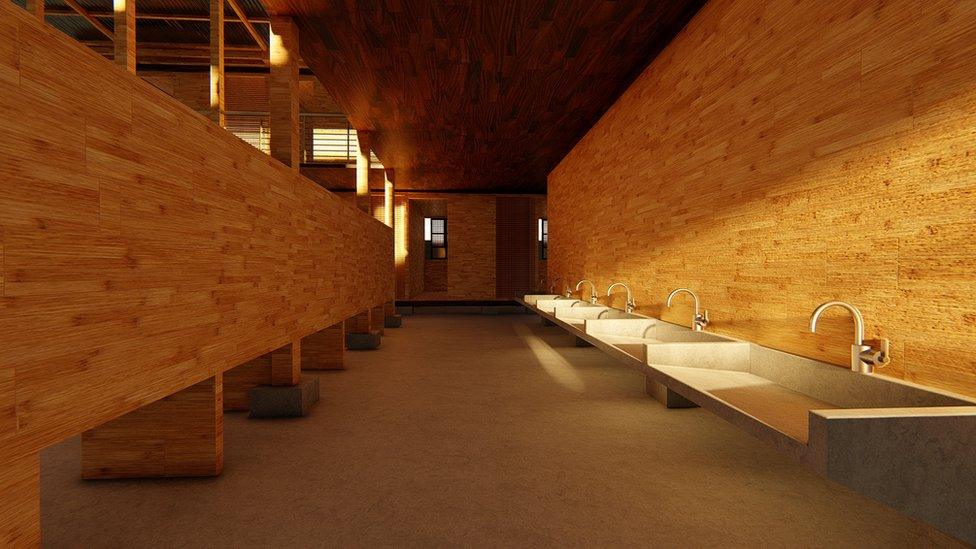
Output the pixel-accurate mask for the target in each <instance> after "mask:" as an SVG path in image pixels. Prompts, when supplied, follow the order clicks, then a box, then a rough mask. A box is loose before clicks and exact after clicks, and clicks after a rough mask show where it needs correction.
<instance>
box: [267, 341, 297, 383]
mask: <svg viewBox="0 0 976 549" xmlns="http://www.w3.org/2000/svg"><path fill="white" fill-rule="evenodd" d="M301 368H302V343H301V341H293V342H291V343H289V344H288V345H285V346H283V347H279V348H278V349H275V350H274V351H271V384H272V385H298V382H299V381H300V380H301V377H302V370H301Z"/></svg>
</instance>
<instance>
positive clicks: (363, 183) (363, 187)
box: [356, 130, 370, 213]
mask: <svg viewBox="0 0 976 549" xmlns="http://www.w3.org/2000/svg"><path fill="white" fill-rule="evenodd" d="M369 137H370V136H369V131H368V130H356V141H357V142H358V143H359V150H358V152H357V153H356V205H357V206H359V209H360V210H362V211H364V212H366V213H369V151H370V139H369Z"/></svg>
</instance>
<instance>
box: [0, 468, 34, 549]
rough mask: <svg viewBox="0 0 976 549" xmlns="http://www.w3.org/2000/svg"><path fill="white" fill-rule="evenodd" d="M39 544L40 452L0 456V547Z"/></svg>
mask: <svg viewBox="0 0 976 549" xmlns="http://www.w3.org/2000/svg"><path fill="white" fill-rule="evenodd" d="M40 546H41V463H40V455H39V454H37V453H34V454H28V455H26V456H19V457H17V458H13V457H7V458H0V547H40Z"/></svg>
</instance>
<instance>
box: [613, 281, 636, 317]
mask: <svg viewBox="0 0 976 549" xmlns="http://www.w3.org/2000/svg"><path fill="white" fill-rule="evenodd" d="M616 286H623V287H624V289H625V290H627V312H628V313H632V312H634V308H636V307H637V303H635V302H634V296H633V294H631V293H630V287H629V286H627V285H626V284H624V283H623V282H614V283H613V284H611V285H610V287H609V288H607V297H610V292H611V291H613V289H614V287H616Z"/></svg>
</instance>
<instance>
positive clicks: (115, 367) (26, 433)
mask: <svg viewBox="0 0 976 549" xmlns="http://www.w3.org/2000/svg"><path fill="white" fill-rule="evenodd" d="M0 36H2V37H3V39H2V40H0V127H3V128H4V136H3V144H2V150H0V159H2V162H0V181H2V184H0V265H2V269H0V275H2V276H0V291H2V294H0V303H2V310H0V349H3V360H2V362H0V492H2V493H3V497H2V498H0V500H3V502H4V503H2V504H0V512H2V515H3V516H2V517H0V545H3V544H4V543H5V542H9V541H10V540H11V539H12V538H10V536H11V535H13V534H12V532H17V531H20V532H23V531H24V530H23V529H22V528H21V529H18V528H17V526H18V524H17V523H18V520H19V519H18V518H17V517H16V515H15V514H14V513H12V512H11V511H10V509H7V507H8V506H10V505H13V503H11V502H12V501H14V500H13V496H12V495H11V494H12V493H13V492H11V490H13V491H14V492H16V493H17V494H20V495H23V494H22V493H21V490H20V488H18V487H23V486H25V485H26V484H30V482H29V481H30V480H31V479H33V478H34V477H36V453H37V451H38V450H39V449H40V448H43V447H44V446H47V445H49V444H52V443H54V442H57V441H59V440H61V439H63V438H65V437H68V436H71V435H75V434H78V433H81V432H83V431H86V430H89V429H91V428H93V427H95V426H97V425H100V424H102V423H104V422H106V421H108V420H110V419H112V418H115V417H118V416H120V415H122V414H125V413H127V412H131V411H133V410H135V409H137V408H140V407H141V406H144V405H146V404H148V403H151V402H154V401H157V400H159V399H161V398H163V397H166V396H168V395H170V394H173V393H175V392H177V391H180V390H182V389H184V388H187V387H190V386H191V385H195V384H197V383H200V382H202V381H204V380H206V379H208V378H212V377H214V376H215V375H216V374H219V373H221V372H223V371H225V370H227V369H230V368H233V367H234V366H237V365H239V364H242V363H244V362H246V361H249V360H252V359H255V358H257V357H260V356H262V355H264V354H266V353H269V352H270V351H273V350H275V349H279V348H281V347H283V346H286V345H288V344H290V343H292V342H298V341H300V339H301V338H302V337H304V336H306V335H309V334H312V333H315V332H317V331H319V330H321V329H324V328H327V327H329V326H332V325H335V324H336V323H338V322H340V321H341V320H343V319H345V318H347V317H350V316H352V315H354V314H355V313H357V312H359V311H363V310H366V309H368V308H370V307H373V306H376V305H377V304H382V303H384V302H386V301H388V300H389V299H390V296H391V295H393V258H392V257H391V254H390V253H389V250H391V249H392V247H393V243H392V238H393V237H392V232H391V230H390V229H389V228H388V227H386V226H385V225H383V224H382V223H380V222H378V221H376V220H375V219H373V218H372V217H371V216H369V215H367V214H365V213H362V212H360V211H357V210H356V209H355V208H353V207H351V206H349V205H347V204H346V203H345V202H344V201H343V200H340V199H339V198H337V197H335V196H334V195H332V194H330V193H328V192H326V191H324V190H323V189H321V188H320V187H319V186H317V185H315V184H314V183H312V182H310V181H308V180H306V179H304V178H302V177H300V176H298V175H297V174H295V173H294V172H293V171H292V170H290V169H289V168H287V167H285V166H283V165H281V164H280V163H278V162H277V161H275V160H272V159H271V158H270V157H269V156H267V155H264V154H262V153H260V152H259V151H257V150H256V149H254V148H252V147H251V146H249V145H247V144H246V143H244V142H243V141H241V140H239V139H238V138H236V137H234V136H233V135H231V134H229V133H228V132H226V131H224V130H223V129H221V128H219V127H217V126H216V125H214V124H213V123H211V122H210V121H209V120H207V119H205V118H204V117H203V116H201V115H199V114H197V113H195V112H193V111H192V110H190V109H189V108H187V107H185V106H184V105H182V104H180V103H179V102H178V101H176V100H174V99H172V98H170V97H168V96H167V95H165V94H164V93H162V92H160V91H159V90H157V89H155V88H154V87H153V86H151V85H150V84H148V83H146V82H144V81H142V80H141V79H139V78H138V77H136V76H134V75H132V74H129V73H126V72H125V71H123V70H121V69H120V68H118V67H116V66H114V65H113V64H112V63H111V62H110V61H107V60H105V59H104V58H102V57H101V56H99V55H97V54H96V53H94V52H92V51H90V50H88V49H87V48H85V47H84V46H82V45H80V44H77V43H75V42H74V41H72V40H71V39H70V38H68V37H66V36H64V35H62V34H61V33H60V32H58V31H57V30H55V29H53V28H50V27H45V26H43V25H42V24H41V23H40V22H38V21H37V19H36V18H35V17H33V16H32V15H30V14H28V13H27V12H25V11H23V10H22V9H20V8H18V7H17V6H16V5H14V4H11V3H9V2H6V3H0ZM20 495H18V497H20ZM8 496H10V497H8ZM24 497H27V498H29V497H30V496H29V494H28V495H27V496H24ZM17 508H18V509H21V510H23V509H24V508H25V506H24V505H18V506H17ZM27 514H30V511H29V506H28V511H27ZM35 518H36V517H35ZM17 541H25V540H24V539H20V540H17ZM26 541H27V542H31V541H32V540H31V539H27V540H26Z"/></svg>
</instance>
